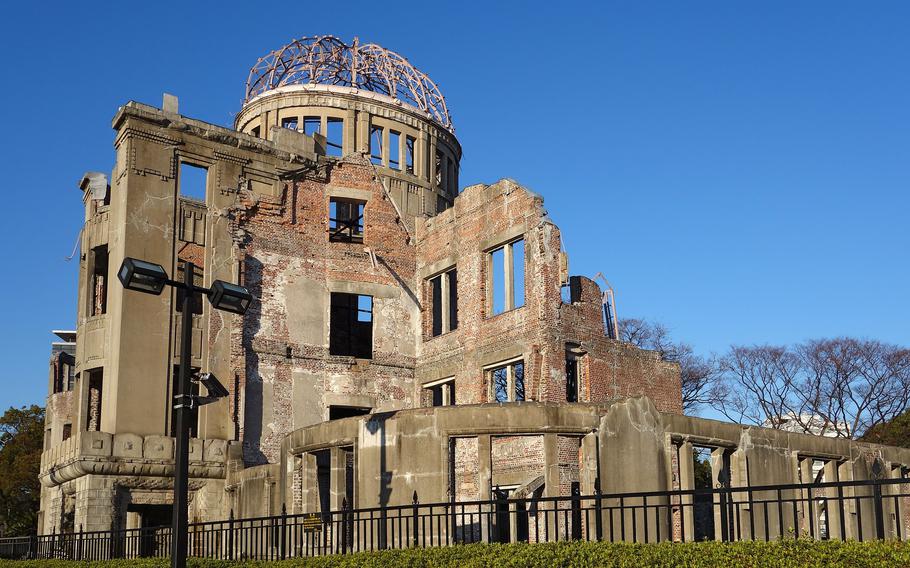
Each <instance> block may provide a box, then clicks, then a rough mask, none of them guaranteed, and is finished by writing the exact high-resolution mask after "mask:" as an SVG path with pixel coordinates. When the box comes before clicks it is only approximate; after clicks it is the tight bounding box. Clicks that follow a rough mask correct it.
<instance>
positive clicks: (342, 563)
mask: <svg viewBox="0 0 910 568" xmlns="http://www.w3.org/2000/svg"><path fill="white" fill-rule="evenodd" d="M13 565H15V566H16V567H22V568H28V567H32V566H35V567H37V566H47V567H49V568H70V567H76V566H86V565H90V566H99V567H104V568H120V567H127V566H136V567H139V568H143V567H145V568H159V567H160V568H164V567H166V566H168V561H167V559H157V560H152V559H143V560H114V561H108V562H91V563H89V562H67V561H61V560H30V561H18V562H17V561H0V566H10V567H12V566H13ZM189 565H190V566H192V567H195V568H229V567H232V566H239V565H243V566H263V567H264V566H277V567H286V568H292V567H296V566H302V567H306V568H342V567H354V566H357V567H361V566H365V567H367V568H389V567H392V568H394V567H408V568H415V567H424V566H426V567H436V566H458V567H468V568H479V567H494V566H495V567H499V566H511V567H515V568H550V567H552V566H564V567H585V568H587V567H595V566H624V567H625V566H628V567H638V566H691V567H697V566H721V567H724V568H738V567H740V566H744V567H769V568H770V567H775V568H776V567H786V566H792V567H804V566H808V567H819V568H822V567H824V568H828V567H831V566H848V567H860V566H870V567H875V568H885V567H889V566H902V567H903V566H910V543H904V542H866V543H859V542H838V541H828V542H815V541H810V540H799V541H795V542H794V541H787V542H771V543H763V542H739V543H733V544H725V543H718V542H704V543H686V544H671V543H662V544H610V543H593V542H563V543H546V544H507V545H499V544H472V545H466V546H453V547H448V548H428V549H412V550H389V551H384V552H366V553H358V554H351V555H347V556H340V555H339V556H328V557H324V558H310V559H293V560H285V561H283V562H227V561H217V560H198V559H190V562H189Z"/></svg>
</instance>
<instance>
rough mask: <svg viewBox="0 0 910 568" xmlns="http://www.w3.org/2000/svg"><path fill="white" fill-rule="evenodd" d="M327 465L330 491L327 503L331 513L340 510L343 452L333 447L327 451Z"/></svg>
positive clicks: (342, 494)
mask: <svg viewBox="0 0 910 568" xmlns="http://www.w3.org/2000/svg"><path fill="white" fill-rule="evenodd" d="M329 463H330V464H331V465H330V467H331V470H330V477H331V481H330V483H329V485H330V487H331V491H330V494H329V503H330V508H331V510H332V511H340V510H341V502H342V501H343V500H344V497H345V494H346V493H347V492H346V490H345V451H344V450H342V449H341V448H339V447H337V446H336V447H333V448H331V449H330V450H329Z"/></svg>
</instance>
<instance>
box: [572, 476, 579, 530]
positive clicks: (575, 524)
mask: <svg viewBox="0 0 910 568" xmlns="http://www.w3.org/2000/svg"><path fill="white" fill-rule="evenodd" d="M572 540H581V485H580V484H579V483H578V482H577V481H573V482H572Z"/></svg>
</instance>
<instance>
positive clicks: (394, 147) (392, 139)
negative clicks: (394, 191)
mask: <svg viewBox="0 0 910 568" xmlns="http://www.w3.org/2000/svg"><path fill="white" fill-rule="evenodd" d="M401 161H402V160H401V132H399V131H397V130H393V129H391V128H390V129H389V167H390V168H392V169H393V170H401V169H404V168H402V164H401Z"/></svg>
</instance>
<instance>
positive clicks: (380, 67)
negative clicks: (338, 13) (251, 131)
mask: <svg viewBox="0 0 910 568" xmlns="http://www.w3.org/2000/svg"><path fill="white" fill-rule="evenodd" d="M292 85H299V86H314V85H329V86H333V87H351V88H353V89H357V90H363V91H369V92H372V93H378V94H380V95H385V96H387V97H390V98H392V99H395V100H398V101H401V102H402V103H404V104H406V105H409V106H411V107H414V108H415V109H417V110H420V111H421V112H424V113H426V114H427V115H428V116H429V117H431V118H432V119H433V120H435V121H436V122H438V123H439V124H441V125H442V126H444V127H446V128H447V129H449V130H453V128H452V119H451V117H450V116H449V109H448V108H447V107H446V101H445V97H443V96H442V93H441V92H440V90H439V87H438V86H437V85H436V83H434V82H433V80H432V79H430V77H429V76H428V75H427V74H426V73H423V72H422V71H420V70H418V69H417V68H416V67H414V66H413V65H411V63H409V62H408V60H407V59H406V58H404V57H402V56H401V55H399V54H397V53H395V52H394V51H392V50H390V49H386V48H384V47H382V46H380V45H377V44H375V43H363V44H361V43H359V42H358V40H357V38H354V42H353V43H352V44H351V45H347V44H345V43H344V42H343V41H341V40H340V39H338V38H336V37H333V36H313V37H302V38H300V39H295V40H294V41H292V42H290V43H289V44H287V45H285V46H283V47H281V48H279V49H276V50H275V51H272V52H269V53H268V54H267V55H265V56H264V57H260V58H259V60H258V61H257V62H256V64H255V65H253V67H252V69H250V76H249V78H248V79H247V82H246V94H245V97H244V103H248V102H250V101H251V100H252V99H255V98H256V97H258V96H260V95H262V94H264V93H267V92H268V91H273V90H275V89H278V88H281V87H287V86H292Z"/></svg>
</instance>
